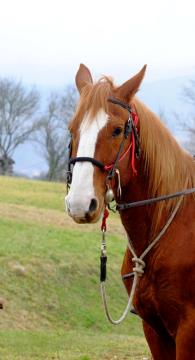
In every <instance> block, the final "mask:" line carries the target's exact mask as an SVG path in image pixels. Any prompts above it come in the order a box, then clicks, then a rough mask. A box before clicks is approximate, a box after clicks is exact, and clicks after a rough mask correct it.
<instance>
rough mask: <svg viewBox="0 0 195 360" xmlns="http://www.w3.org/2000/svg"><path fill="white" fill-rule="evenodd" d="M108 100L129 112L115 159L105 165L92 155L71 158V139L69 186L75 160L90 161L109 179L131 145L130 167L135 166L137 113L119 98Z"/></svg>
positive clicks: (138, 145)
mask: <svg viewBox="0 0 195 360" xmlns="http://www.w3.org/2000/svg"><path fill="white" fill-rule="evenodd" d="M108 101H109V102H110V103H112V104H115V105H119V106H121V107H122V108H123V109H125V110H127V111H128V113H129V116H128V120H127V122H126V124H125V130H124V135H123V140H122V142H121V144H120V147H119V150H118V153H117V156H116V159H115V161H114V163H112V164H110V165H105V164H103V163H102V162H101V161H99V160H96V159H95V158H92V157H86V156H80V157H75V158H72V157H71V155H72V141H71V142H70V145H69V162H68V171H67V184H68V185H69V186H70V184H71V181H72V171H71V165H75V163H76V162H90V163H91V164H92V165H94V166H97V167H98V168H99V169H100V170H101V171H102V172H108V175H107V179H108V180H111V179H112V178H114V176H115V173H116V170H117V165H118V163H119V162H120V161H121V160H123V159H124V157H125V156H126V154H127V153H128V152H129V150H130V148H131V146H132V167H133V170H135V168H134V153H135V155H136V158H137V159H138V158H139V157H140V153H141V150H140V139H139V135H138V131H137V128H136V125H137V121H138V117H137V114H136V112H135V111H133V110H132V108H131V107H130V106H129V105H128V104H125V103H123V102H122V101H121V100H118V99H114V98H108ZM131 134H132V142H131V143H130V145H129V146H128V148H127V149H126V150H125V151H124V152H123V149H124V145H125V141H126V139H127V138H128V137H129V136H130V135H131Z"/></svg>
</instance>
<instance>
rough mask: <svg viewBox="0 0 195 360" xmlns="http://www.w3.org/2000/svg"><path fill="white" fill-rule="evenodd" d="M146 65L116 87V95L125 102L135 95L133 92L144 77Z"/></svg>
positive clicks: (137, 88)
mask: <svg viewBox="0 0 195 360" xmlns="http://www.w3.org/2000/svg"><path fill="white" fill-rule="evenodd" d="M146 66H147V65H144V67H143V68H142V69H141V71H140V72H139V73H138V74H136V75H135V76H133V77H132V78H131V79H129V80H127V81H126V82H125V83H124V84H123V85H121V86H120V87H119V88H118V89H117V95H118V96H119V97H120V98H122V99H125V100H126V101H127V102H129V101H130V99H131V98H132V97H133V96H134V95H135V93H136V92H137V91H138V90H139V87H140V85H141V82H142V80H143V78H144V75H145V71H146Z"/></svg>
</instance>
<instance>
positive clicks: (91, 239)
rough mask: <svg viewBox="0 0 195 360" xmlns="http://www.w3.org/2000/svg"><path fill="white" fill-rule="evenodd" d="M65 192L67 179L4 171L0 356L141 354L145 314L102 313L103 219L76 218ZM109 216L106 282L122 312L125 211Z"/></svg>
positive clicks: (0, 185) (23, 359) (115, 308)
mask: <svg viewBox="0 0 195 360" xmlns="http://www.w3.org/2000/svg"><path fill="white" fill-rule="evenodd" d="M64 192H65V187H64V185H62V184H52V183H47V182H38V181H29V180H24V179H16V178H6V177H0V298H1V299H2V301H3V302H4V309H3V310H0V360H4V359H5V360H6V359H10V360H19V359H20V360H28V359H30V360H31V359H40V360H42V359H44V360H47V359H63V360H65V359H66V360H73V359H78V360H97V359H105V360H106V359H107V360H108V359H110V360H111V359H113V360H114V359H116V360H117V359H121V360H123V359H132V360H133V359H140V360H141V359H143V354H145V355H146V356H147V354H148V349H147V346H146V343H145V340H144V337H143V331H142V327H141V323H140V320H139V319H138V318H137V317H136V316H131V318H129V319H128V320H126V321H125V322H124V323H123V324H122V325H121V326H119V327H112V326H111V325H110V324H109V323H108V322H107V320H106V319H105V315H104V313H103V308H102V302H101V297H100V292H99V246H100V232H99V225H98V224H95V225H91V226H90V225H87V226H86V225H85V226H84V227H83V226H82V225H80V226H79V225H76V224H74V223H73V222H72V220H71V219H70V218H68V217H67V215H66V214H65V213H64V209H63V206H64V205H63V203H64ZM109 224H111V225H112V226H110V225H109V227H110V228H112V232H110V234H109V238H108V251H109V263H108V284H107V287H108V295H109V299H110V308H111V311H112V313H113V314H114V316H115V317H117V316H118V315H120V312H121V311H122V309H123V308H124V306H125V305H126V301H127V296H126V293H125V290H124V287H123V285H122V283H121V280H120V266H121V263H122V259H123V253H124V249H125V241H124V239H123V237H122V233H123V230H122V228H121V226H120V221H119V219H118V218H117V217H116V216H111V217H110V219H109ZM83 229H84V231H83ZM129 317H130V316H129Z"/></svg>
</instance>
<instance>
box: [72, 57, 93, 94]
mask: <svg viewBox="0 0 195 360" xmlns="http://www.w3.org/2000/svg"><path fill="white" fill-rule="evenodd" d="M75 82H76V86H77V89H78V91H79V92H80V93H81V91H82V89H83V87H84V86H85V85H86V84H87V83H91V84H92V83H93V79H92V76H91V73H90V70H89V69H88V68H87V66H85V65H84V64H80V67H79V70H78V71H77V74H76V77H75Z"/></svg>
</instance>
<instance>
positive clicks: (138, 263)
mask: <svg viewBox="0 0 195 360" xmlns="http://www.w3.org/2000/svg"><path fill="white" fill-rule="evenodd" d="M182 200H183V197H181V198H180V199H179V201H178V203H177V205H176V207H175V209H174V210H173V212H172V213H171V215H170V217H169V219H168V221H167V223H166V224H165V226H164V227H163V228H162V230H161V231H160V233H159V234H158V235H157V237H156V238H155V239H154V240H153V241H152V242H151V243H150V244H149V245H148V247H147V248H146V249H145V250H144V252H143V253H142V254H141V255H140V257H137V255H136V252H135V249H134V247H133V244H132V242H131V239H130V238H129V237H128V248H129V250H130V251H131V253H132V255H133V258H132V261H133V262H134V263H135V266H134V267H133V273H134V279H133V284H132V288H131V292H130V294H129V300H128V303H127V306H126V308H125V310H124V312H123V313H122V315H121V316H120V318H119V319H118V320H114V319H113V318H112V316H111V315H110V313H109V310H108V301H107V297H106V289H105V282H101V283H100V289H101V294H102V300H103V305H104V310H105V314H106V317H107V319H108V320H109V321H110V322H111V323H112V324H113V325H119V324H120V323H121V322H122V321H123V320H124V319H125V318H126V316H127V314H128V312H129V310H130V309H131V308H133V306H132V302H133V298H134V295H135V290H136V287H137V284H138V279H139V277H141V276H142V275H143V274H144V268H145V262H144V261H143V258H144V257H145V256H146V255H147V254H148V253H149V251H150V250H151V249H152V248H153V247H154V246H155V245H156V244H157V242H158V241H159V240H160V239H161V237H162V236H163V235H164V233H165V232H166V230H167V228H168V227H169V225H170V224H171V223H172V221H173V219H174V217H175V215H176V214H177V211H178V210H179V207H180V205H181V202H182Z"/></svg>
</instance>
